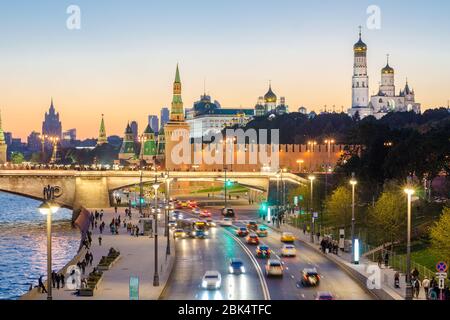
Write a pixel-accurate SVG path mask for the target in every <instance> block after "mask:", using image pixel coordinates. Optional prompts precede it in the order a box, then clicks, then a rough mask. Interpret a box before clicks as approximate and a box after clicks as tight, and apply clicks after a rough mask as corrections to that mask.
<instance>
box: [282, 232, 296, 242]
mask: <svg viewBox="0 0 450 320" xmlns="http://www.w3.org/2000/svg"><path fill="white" fill-rule="evenodd" d="M294 241H295V237H294V235H293V234H292V233H291V232H283V233H282V234H281V242H294Z"/></svg>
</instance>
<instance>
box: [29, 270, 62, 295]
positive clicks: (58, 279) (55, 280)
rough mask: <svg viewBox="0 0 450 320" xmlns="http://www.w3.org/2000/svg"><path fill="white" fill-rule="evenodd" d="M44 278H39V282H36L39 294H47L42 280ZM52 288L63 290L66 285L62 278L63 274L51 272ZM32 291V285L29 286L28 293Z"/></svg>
mask: <svg viewBox="0 0 450 320" xmlns="http://www.w3.org/2000/svg"><path fill="white" fill-rule="evenodd" d="M43 278H44V276H42V275H41V276H40V277H39V280H38V290H39V292H41V293H47V288H46V287H45V284H44V280H43ZM51 280H52V287H53V288H55V289H58V290H59V289H60V288H64V286H65V285H66V278H65V276H64V273H57V272H56V271H55V270H53V272H52V278H51ZM31 290H33V285H32V284H31V285H30V289H29V291H31Z"/></svg>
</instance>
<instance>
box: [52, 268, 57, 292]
mask: <svg viewBox="0 0 450 320" xmlns="http://www.w3.org/2000/svg"><path fill="white" fill-rule="evenodd" d="M52 286H53V288H56V272H55V270H53V271H52Z"/></svg>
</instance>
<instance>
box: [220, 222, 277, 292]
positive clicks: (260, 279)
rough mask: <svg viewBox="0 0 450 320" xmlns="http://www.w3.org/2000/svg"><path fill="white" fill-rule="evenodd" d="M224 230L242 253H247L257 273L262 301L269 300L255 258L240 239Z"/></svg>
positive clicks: (265, 283) (262, 275) (260, 270)
mask: <svg viewBox="0 0 450 320" xmlns="http://www.w3.org/2000/svg"><path fill="white" fill-rule="evenodd" d="M224 230H225V231H226V232H228V234H229V235H230V236H231V237H232V238H233V239H234V240H235V241H236V242H237V244H239V246H241V248H242V249H243V250H244V252H245V253H247V255H248V257H249V258H250V261H252V263H253V265H254V266H255V269H256V272H257V273H258V277H259V281H260V283H261V288H262V291H263V295H264V300H270V292H269V288H268V287H267V282H266V279H265V278H264V274H263V272H262V269H261V267H260V265H259V263H258V261H256V258H255V257H254V256H253V254H252V252H251V251H250V249H249V248H247V247H246V246H245V245H244V243H243V242H242V241H241V239H239V238H237V237H236V236H235V235H234V234H233V233H231V232H230V231H229V230H227V229H225V228H224Z"/></svg>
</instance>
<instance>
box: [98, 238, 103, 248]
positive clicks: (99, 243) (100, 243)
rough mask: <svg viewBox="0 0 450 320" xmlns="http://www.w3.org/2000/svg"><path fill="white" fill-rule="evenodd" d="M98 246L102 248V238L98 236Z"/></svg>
mask: <svg viewBox="0 0 450 320" xmlns="http://www.w3.org/2000/svg"><path fill="white" fill-rule="evenodd" d="M98 245H99V246H100V247H101V246H102V236H98Z"/></svg>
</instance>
